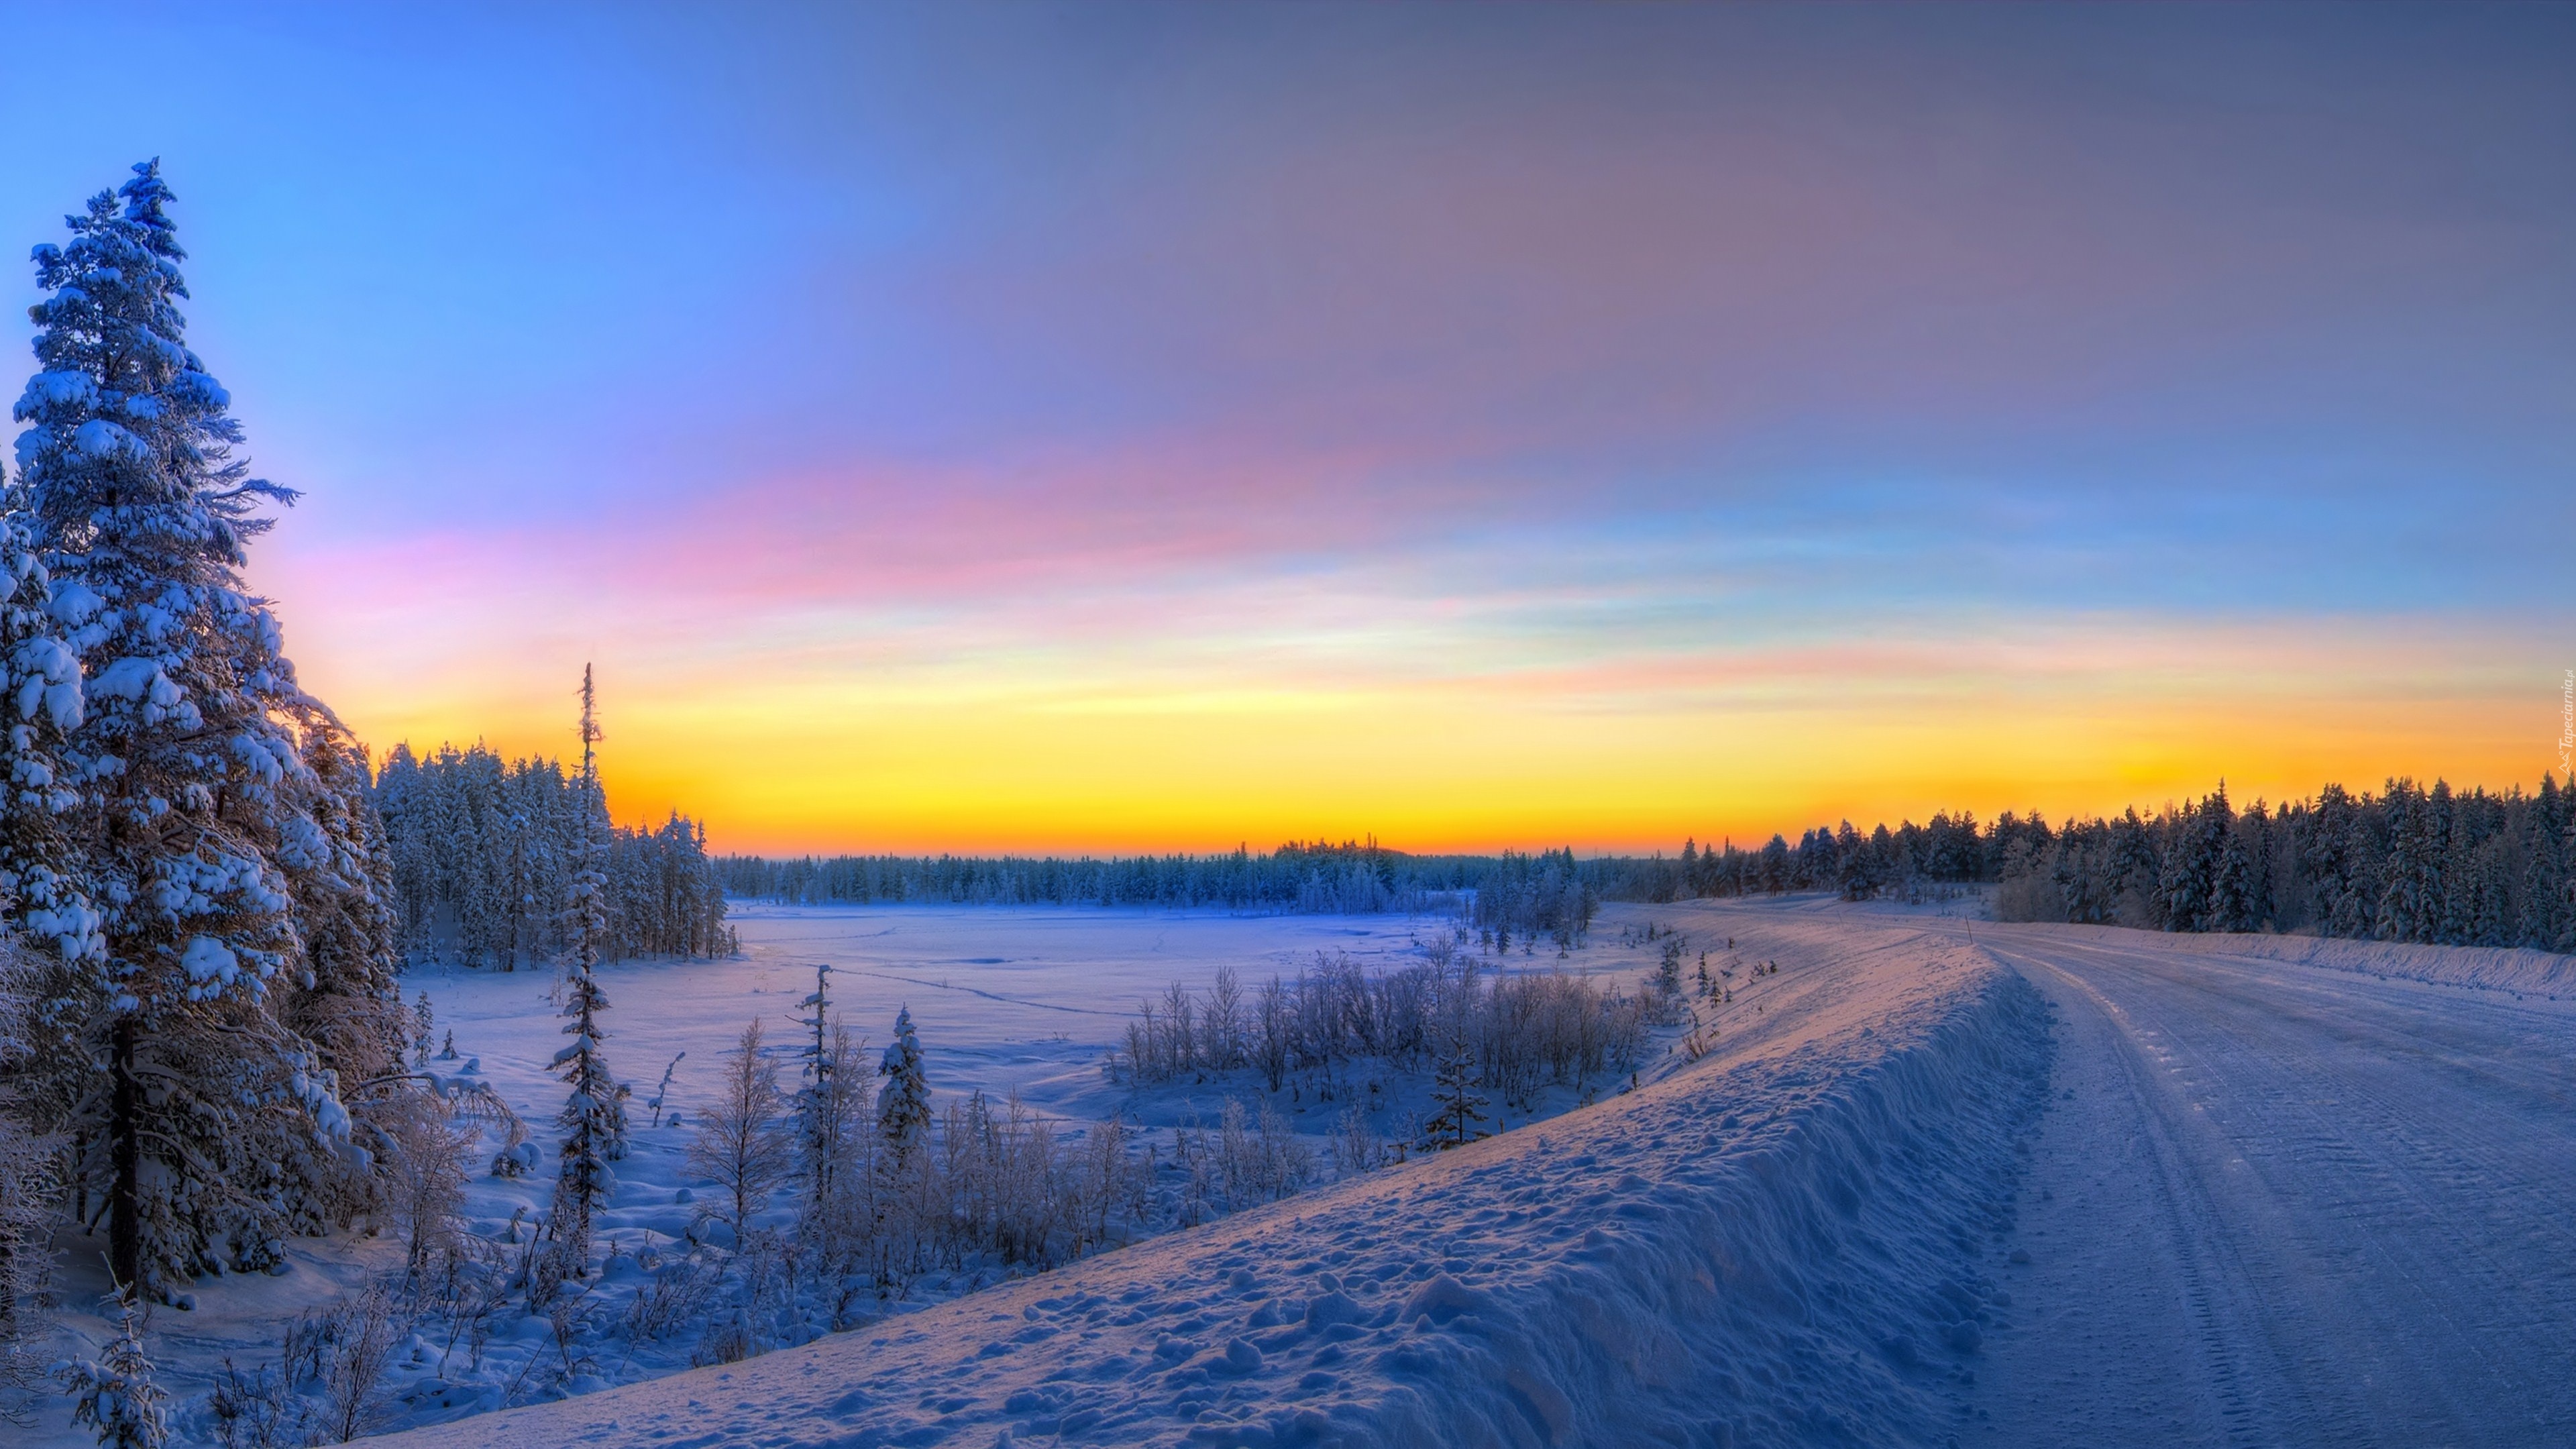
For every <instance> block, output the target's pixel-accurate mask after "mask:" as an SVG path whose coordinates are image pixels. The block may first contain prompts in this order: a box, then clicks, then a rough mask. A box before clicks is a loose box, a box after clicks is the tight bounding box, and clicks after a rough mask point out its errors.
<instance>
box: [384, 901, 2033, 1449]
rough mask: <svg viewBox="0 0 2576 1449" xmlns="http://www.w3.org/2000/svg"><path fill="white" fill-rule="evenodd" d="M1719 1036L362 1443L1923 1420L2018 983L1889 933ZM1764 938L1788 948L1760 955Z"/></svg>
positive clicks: (1954, 1371)
mask: <svg viewBox="0 0 2576 1449" xmlns="http://www.w3.org/2000/svg"><path fill="white" fill-rule="evenodd" d="M1861 934H1864V933H1860V932H1853V931H1852V930H1851V928H1850V926H1849V925H1845V926H1843V927H1842V928H1841V932H1840V933H1839V935H1840V948H1841V949H1840V953H1839V954H1840V956H1841V958H1842V959H1841V960H1840V961H1839V962H1838V963H1837V964H1834V965H1831V966H1830V967H1819V968H1817V969H1814V970H1812V971H1810V970H1808V969H1807V968H1805V967H1803V966H1801V967H1800V969H1799V970H1798V971H1796V972H1795V973H1793V974H1792V975H1790V976H1786V977H1778V978H1772V979H1774V980H1779V981H1781V982H1783V984H1784V985H1786V984H1788V983H1792V982H1797V981H1799V980H1800V979H1801V978H1802V977H1803V978H1805V982H1806V989H1805V990H1804V993H1803V995H1801V994H1798V993H1792V992H1786V991H1784V992H1782V993H1781V994H1780V995H1778V996H1777V997H1775V998H1774V1000H1773V1007H1774V1008H1775V1009H1772V1010H1769V1011H1767V1012H1765V1013H1763V1014H1762V1015H1761V1016H1760V1017H1757V1018H1756V1020H1758V1021H1760V1022H1761V1023H1762V1024H1761V1025H1759V1026H1749V1027H1747V1028H1746V1029H1745V1031H1744V1034H1743V1036H1742V1038H1741V1040H1739V1041H1737V1042H1736V1043H1735V1044H1734V1045H1733V1046H1731V1047H1730V1049H1729V1052H1728V1053H1727V1054H1723V1055H1720V1056H1716V1057H1712V1058H1710V1059H1708V1060H1706V1061H1703V1062H1701V1063H1699V1064H1698V1065H1696V1066H1693V1067H1687V1068H1684V1069H1682V1070H1680V1071H1678V1072H1676V1073H1674V1074H1673V1075H1671V1076H1669V1077H1667V1078H1665V1079H1664V1080H1662V1081H1660V1082H1655V1083H1652V1084H1649V1085H1647V1086H1645V1087H1643V1088H1642V1089H1640V1090H1638V1091H1636V1092H1634V1093H1631V1094H1629V1095H1626V1096H1623V1097H1619V1098H1615V1099H1613V1100H1611V1101H1609V1102H1605V1103H1602V1104H1601V1105H1599V1106H1597V1107H1594V1108H1590V1109H1587V1110H1584V1111H1580V1112H1576V1113H1573V1114H1570V1115H1568V1116H1566V1117H1562V1118H1559V1119H1557V1120H1555V1121H1552V1122H1548V1123H1545V1124H1542V1125H1540V1126H1537V1127H1534V1128H1527V1129H1523V1130H1521V1131H1518V1132H1513V1133H1510V1134H1507V1135H1505V1136H1503V1137H1499V1138H1496V1139H1493V1140H1490V1141H1487V1142H1483V1143H1479V1144H1475V1145H1473V1146H1470V1147H1467V1148H1464V1149H1461V1150H1459V1151H1456V1152H1453V1153H1450V1154H1447V1155H1445V1156H1443V1157H1440V1158H1437V1159H1433V1160H1430V1161H1425V1162H1418V1163H1416V1164H1414V1165H1412V1166H1410V1167H1405V1168H1399V1169H1395V1170H1392V1171H1387V1172H1383V1173H1379V1174H1375V1175H1372V1176H1369V1177H1365V1178H1361V1179H1358V1180H1355V1181H1352V1182H1349V1183H1346V1184H1344V1185H1342V1186H1340V1187H1337V1188H1334V1189H1330V1190H1327V1191H1324V1192H1321V1193H1316V1194H1312V1195H1309V1196H1306V1197H1302V1198H1298V1199H1294V1200H1291V1201H1288V1202H1284V1203H1281V1204H1278V1205H1277V1206H1275V1207H1271V1208H1266V1209H1259V1210H1255V1211H1252V1212H1247V1213H1243V1214H1239V1215H1237V1216H1235V1217H1231V1218H1228V1219H1225V1220H1224V1221H1222V1222H1219V1223H1216V1224H1213V1225H1211V1226H1210V1227H1208V1228H1205V1229H1201V1230H1197V1231H1194V1232H1189V1233H1182V1234H1176V1235H1174V1236H1171V1237H1168V1238H1163V1239H1158V1240H1155V1241H1152V1242H1148V1243H1146V1244H1143V1245H1140V1246H1138V1247H1134V1248H1130V1249H1127V1250H1125V1251H1122V1252H1118V1253H1114V1254H1111V1255H1108V1256H1107V1257H1104V1258H1100V1259H1095V1260H1092V1261H1090V1262H1086V1263H1082V1264H1078V1265H1075V1266H1073V1267H1071V1268H1067V1269H1064V1270H1061V1271H1058V1272H1055V1273H1051V1274H1047V1275H1044V1276H1041V1277H1038V1278H1033V1279H1030V1280H1027V1281H1025V1282H1021V1283H1016V1284H1010V1285H1006V1286H1003V1287H1000V1288H995V1289H992V1290H989V1291H986V1292H983V1293H979V1294H975V1295H972V1296H970V1297H967V1298H963V1299H960V1300H957V1301H955V1302H952V1303H949V1304H946V1305H942V1306H940V1307H936V1308H931V1309H926V1310H924V1311H922V1312H919V1313H916V1314H911V1315H907V1316H904V1317H900V1318H896V1319H891V1320H887V1321H885V1322H882V1323H880V1324H878V1325H876V1326H875V1327H874V1328H873V1329H863V1330H860V1331H858V1332H856V1333H852V1334H847V1335H842V1336H839V1337H836V1338H831V1339H826V1340H822V1341H819V1342H816V1343H813V1344H810V1345H807V1346H805V1347H803V1348H798V1349H789V1350H783V1351H780V1352H777V1353H774V1354H771V1355H769V1356H767V1357H765V1358H760V1359H756V1360H752V1361H749V1362H746V1363H742V1364H738V1365H734V1366H732V1367H729V1368H710V1369H701V1370H696V1371H692V1372H689V1373H685V1374H680V1375H677V1376H675V1377H672V1378H668V1379H663V1380H659V1381H655V1382H651V1383H644V1384H637V1385H632V1386H629V1387H626V1388H621V1389H614V1390H609V1391H606V1392H602V1393H599V1394H594V1395H591V1396H589V1397H585V1398H579V1399H572V1400H567V1401H564V1402H560V1403H555V1404H548V1405H543V1406H539V1407H535V1408H529V1409H521V1410H515V1411H512V1412H508V1413H503V1414H495V1415H488V1416H484V1417H481V1418H475V1419H469V1420H464V1421H461V1422H457V1423H451V1424H446V1425H442V1426H439V1427H437V1428H435V1429H430V1430H424V1431H420V1432H417V1433H415V1434H412V1435H405V1436H400V1437H398V1438H395V1439H391V1440H386V1441H381V1442H385V1443H388V1444H418V1445H423V1446H427V1445H433V1444H434V1445H436V1446H437V1449H474V1446H512V1449H519V1446H539V1445H557V1444H560V1445H574V1444H654V1443H686V1444H691V1445H719V1444H744V1445H750V1444H759V1445H822V1444H832V1445H853V1446H855V1445H868V1444H891V1443H903V1444H942V1443H954V1444H971V1445H977V1446H983V1445H988V1444H995V1443H1010V1442H1023V1441H1026V1440H1029V1439H1031V1438H1035V1439H1041V1440H1043V1439H1049V1438H1057V1439H1061V1440H1064V1441H1067V1442H1096V1443H1120V1444H1132V1443H1172V1444H1237V1445H1270V1444H1298V1443H1333V1444H1388V1445H1419V1444H1433V1443H1503V1444H1566V1443H1648V1442H1672V1443H1706V1444H1734V1443H1780V1442H1826V1441H1850V1442H1862V1443H1902V1442H1926V1441H1937V1440H1938V1439H1940V1438H1942V1437H1943V1436H1944V1435H1945V1434H1946V1433H1947V1431H1948V1429H1949V1428H1950V1427H1952V1426H1953V1425H1955V1423H1956V1422H1957V1416H1958V1415H1959V1414H1960V1413H1961V1412H1963V1410H1962V1409H1961V1407H1960V1405H1959V1402H1958V1397H1957V1394H1958V1386H1959V1385H1960V1384H1961V1383H1963V1382H1964V1381H1965V1379H1966V1373H1965V1371H1964V1369H1963V1368H1962V1367H1961V1366H1960V1361H1961V1360H1962V1359H1963V1358H1966V1357H1968V1356H1971V1355H1973V1354H1974V1352H1975V1350H1976V1347H1977V1345H1978V1342H1979V1339H1980V1336H1981V1329H1980V1323H1981V1321H1982V1319H1983V1318H1984V1316H1985V1309H1986V1307H1987V1305H1988V1304H1990V1303H1993V1302H1997V1301H2000V1299H1999V1295H1998V1294H1997V1293H1996V1291H1995V1289H1994V1288H1993V1286H1992V1285H1991V1284H1989V1283H1987V1282H1985V1281H1983V1280H1981V1279H1979V1278H1978V1277H1977V1276H1976V1273H1975V1270H1974V1267H1973V1256H1972V1255H1973V1253H1974V1252H1975V1250H1976V1248H1977V1246H1978V1245H1979V1244H1981V1243H1982V1242H1984V1241H1986V1240H1988V1239H1989V1237H1990V1235H1992V1234H1994V1233H1996V1232H1999V1231H2001V1230H2002V1229H2003V1228H2004V1227H2005V1226H2006V1225H2007V1224H2008V1223H2009V1221H2010V1217H2011V1207H2010V1202H2011V1183H2012V1180H2013V1176H2014V1162H2015V1158H2014V1144H2015V1140H2016V1138H2017V1137H2018V1136H2019V1135H2020V1134H2021V1133H2022V1132H2023V1131H2024V1130H2025V1128H2026V1127H2027V1125H2028V1123H2029V1121H2030V1119H2031V1116H2032V1114H2033V1112H2034V1111H2035V1108H2036V1103H2037V1098H2038V1097H2039V1095H2040V1094H2041V1093H2042V1092H2043V1091H2044V1082H2045V1074H2046V1067H2047V1060H2048V1052H2049V1044H2048V1035H2047V1019H2046V1013H2045V1008H2044V1007H2043V1006H2042V1005H2041V1003H2040V1001H2039V998H2038V996H2037V994H2036V993H2035V992H2034V991H2032V989H2031V988H2030V987H2029V985H2028V984H2027V983H2025V982H2023V981H2022V980H2021V979H2020V978H2019V977H2018V976H2016V975H2013V974H2011V973H2010V972H2009V971H2006V970H2004V969H2002V968H2000V967H1998V966H1996V965H1994V964H1993V962H1992V961H1991V960H1990V959H1989V958H1987V957H1986V956H1985V955H1984V954H1983V953H1982V952H1977V951H1974V950H1973V949H1971V948H1967V947H1965V946H1962V945H1957V944H1952V943H1949V942H1947V941H1945V940H1942V939H1940V938H1938V937H1936V936H1933V935H1931V934H1929V933H1917V932H1902V931H1897V930H1886V931H1881V932H1875V933H1866V934H1870V935H1874V936H1876V937H1878V939H1876V940H1873V941H1870V942H1868V943H1867V944H1866V946H1865V947H1864V946H1863V945H1862V943H1860V942H1857V941H1855V940H1854V939H1853V938H1854V936H1856V935H1861ZM1783 959H1784V960H1786V959H1789V958H1787V957H1784V958H1783Z"/></svg>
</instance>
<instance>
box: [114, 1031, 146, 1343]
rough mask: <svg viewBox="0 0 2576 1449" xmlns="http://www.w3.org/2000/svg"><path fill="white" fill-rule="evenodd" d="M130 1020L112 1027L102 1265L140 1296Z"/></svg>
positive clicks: (139, 1185) (137, 1130)
mask: <svg viewBox="0 0 2576 1449" xmlns="http://www.w3.org/2000/svg"><path fill="white" fill-rule="evenodd" d="M134 1038H135V1031H134V1018H133V1017H132V1016H130V1015H128V1016H122V1017H120V1018H119V1019H118V1020H117V1023H116V1039H115V1045H114V1048H113V1053H112V1055H111V1057H110V1059H109V1070H110V1071H111V1072H112V1073H113V1074H114V1076H115V1093H114V1097H113V1099H112V1101H111V1103H110V1106H109V1115H108V1124H107V1140H108V1152H109V1156H110V1158H111V1160H112V1162H113V1164H114V1171H115V1174H116V1179H115V1182H114V1183H113V1185H111V1186H110V1187H109V1189H108V1221H107V1264H108V1271H110V1272H111V1273H113V1274H115V1275H116V1282H117V1286H118V1287H120V1288H125V1289H129V1290H133V1291H136V1292H140V1290H141V1289H142V1286H143V1218H142V1206H143V1089H142V1086H141V1085H140V1084H139V1083H137V1082H136V1081H135V1079H134Z"/></svg>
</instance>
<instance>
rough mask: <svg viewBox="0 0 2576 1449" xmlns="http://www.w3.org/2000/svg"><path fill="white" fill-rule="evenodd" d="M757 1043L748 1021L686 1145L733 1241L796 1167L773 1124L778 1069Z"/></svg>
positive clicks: (791, 1146)
mask: <svg viewBox="0 0 2576 1449" xmlns="http://www.w3.org/2000/svg"><path fill="white" fill-rule="evenodd" d="M760 1038H761V1028H760V1022H759V1020H758V1019H757V1018H754V1019H753V1020H752V1022H751V1024H750V1025H748V1026H746V1027H744V1028H743V1029H742V1039H741V1041H740V1042H739V1043H738V1044H737V1045H736V1046H735V1048H734V1050H733V1052H732V1053H731V1054H730V1055H729V1056H727V1058H726V1060H725V1076H724V1086H723V1089H722V1090H721V1091H720V1092H719V1093H718V1094H717V1097H716V1100H715V1101H714V1103H712V1104H711V1105H710V1106H708V1107H707V1109H706V1110H704V1111H702V1112H700V1113H699V1114H698V1129H697V1135H696V1136H695V1137H694V1138H692V1139H691V1140H690V1142H689V1152H688V1170H689V1171H690V1172H691V1173H692V1174H694V1175H696V1176H698V1177H700V1178H704V1179H706V1180H708V1181H710V1182H713V1183H714V1184H716V1186H717V1187H718V1189H720V1190H721V1191H722V1192H723V1194H724V1203H723V1206H724V1207H725V1208H727V1209H729V1211H727V1212H725V1213H724V1218H725V1221H726V1222H727V1223H728V1224H729V1225H730V1226H731V1227H732V1228H733V1233H734V1240H735V1241H736V1242H740V1241H741V1240H742V1236H743V1234H744V1233H745V1232H747V1231H749V1229H750V1222H751V1215H752V1214H753V1213H755V1212H758V1211H759V1210H760V1208H761V1205H762V1204H763V1203H764V1202H766V1201H767V1200H768V1197H769V1194H770V1192H771V1191H772V1190H774V1189H775V1188H777V1186H778V1185H779V1184H780V1183H782V1182H784V1181H786V1180H787V1176H788V1174H789V1173H790V1172H791V1171H793V1170H794V1168H795V1163H796V1154H795V1141H794V1139H793V1138H792V1137H791V1136H790V1135H789V1134H788V1132H787V1131H786V1130H785V1129H784V1128H783V1127H782V1126H781V1124H780V1122H779V1115H778V1114H779V1107H780V1105H781V1102H782V1100H783V1099H782V1098H781V1096H780V1095H779V1091H778V1067H777V1064H776V1063H774V1062H771V1061H769V1060H767V1059H765V1058H764V1057H763V1056H762V1055H761V1041H760Z"/></svg>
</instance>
